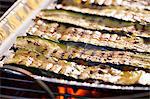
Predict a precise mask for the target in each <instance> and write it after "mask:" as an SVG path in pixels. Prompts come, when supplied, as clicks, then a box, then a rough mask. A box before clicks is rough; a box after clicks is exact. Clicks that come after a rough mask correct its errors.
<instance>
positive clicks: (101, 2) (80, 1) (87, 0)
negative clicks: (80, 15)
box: [58, 0, 150, 10]
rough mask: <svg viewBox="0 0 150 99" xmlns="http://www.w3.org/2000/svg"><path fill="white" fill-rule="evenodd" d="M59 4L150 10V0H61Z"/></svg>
mask: <svg viewBox="0 0 150 99" xmlns="http://www.w3.org/2000/svg"><path fill="white" fill-rule="evenodd" d="M58 3H59V4H60V3H61V4H64V5H73V6H77V5H78V6H79V7H88V8H90V7H91V6H94V7H95V6H121V7H126V8H129V9H136V10H150V5H149V0H69V1H68V0H61V1H59V2H58Z"/></svg>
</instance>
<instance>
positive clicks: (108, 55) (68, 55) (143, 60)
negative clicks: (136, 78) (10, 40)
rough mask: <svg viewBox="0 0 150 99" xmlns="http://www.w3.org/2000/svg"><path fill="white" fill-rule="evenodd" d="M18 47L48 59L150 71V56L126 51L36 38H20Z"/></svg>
mask: <svg viewBox="0 0 150 99" xmlns="http://www.w3.org/2000/svg"><path fill="white" fill-rule="evenodd" d="M16 47H18V48H25V49H29V50H34V51H36V52H39V53H42V54H44V55H45V56H46V57H50V56H54V57H56V58H59V59H74V58H79V59H84V60H87V61H92V62H101V63H112V64H118V65H119V64H125V65H131V66H135V67H142V68H147V69H150V55H149V54H146V55H145V54H141V53H132V52H126V51H101V50H96V49H95V50H93V49H86V48H82V47H77V46H73V45H68V46H66V45H64V44H60V43H56V42H52V41H49V40H45V39H42V38H40V37H35V36H23V37H18V38H17V41H16Z"/></svg>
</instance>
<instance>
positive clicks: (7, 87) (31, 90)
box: [0, 86, 45, 93]
mask: <svg viewBox="0 0 150 99" xmlns="http://www.w3.org/2000/svg"><path fill="white" fill-rule="evenodd" d="M0 88H1V89H2V88H4V89H9V90H10V89H11V90H18V91H28V92H36V93H45V91H42V90H33V89H25V88H16V87H10V86H0Z"/></svg>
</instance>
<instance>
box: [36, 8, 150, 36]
mask: <svg viewBox="0 0 150 99" xmlns="http://www.w3.org/2000/svg"><path fill="white" fill-rule="evenodd" d="M38 17H40V18H42V19H46V20H51V21H56V22H62V23H68V24H73V25H76V26H80V27H83V28H86V29H92V30H106V31H109V32H116V33H119V34H121V35H123V34H124V35H129V36H130V35H132V36H140V37H150V24H148V25H140V24H137V23H132V22H127V21H121V20H118V19H115V18H110V17H102V16H96V15H89V14H82V13H77V12H72V11H67V10H55V9H53V10H48V9H45V10H42V11H41V12H40V14H39V15H38Z"/></svg>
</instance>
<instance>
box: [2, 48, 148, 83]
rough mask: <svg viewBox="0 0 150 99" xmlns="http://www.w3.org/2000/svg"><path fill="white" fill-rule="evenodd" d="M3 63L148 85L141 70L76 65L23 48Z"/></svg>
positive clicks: (96, 78) (70, 74)
mask: <svg viewBox="0 0 150 99" xmlns="http://www.w3.org/2000/svg"><path fill="white" fill-rule="evenodd" d="M5 64H17V65H25V66H27V67H35V68H40V69H44V70H48V71H52V72H55V73H57V74H63V75H65V76H68V77H73V78H75V79H82V80H86V79H95V80H97V81H99V80H102V81H104V82H109V83H113V84H121V85H132V84H142V85H150V83H149V81H148V80H146V78H145V79H143V77H145V76H147V75H150V74H149V73H146V72H145V71H142V70H139V71H120V70H118V69H114V68H112V67H109V66H106V65H99V66H84V65H78V64H76V63H75V62H68V61H66V60H60V59H57V58H55V57H49V58H46V57H45V56H43V55H42V54H39V53H36V52H34V51H29V50H25V49H19V50H17V51H16V52H15V53H13V55H11V57H10V58H8V59H7V60H6V61H5Z"/></svg>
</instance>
